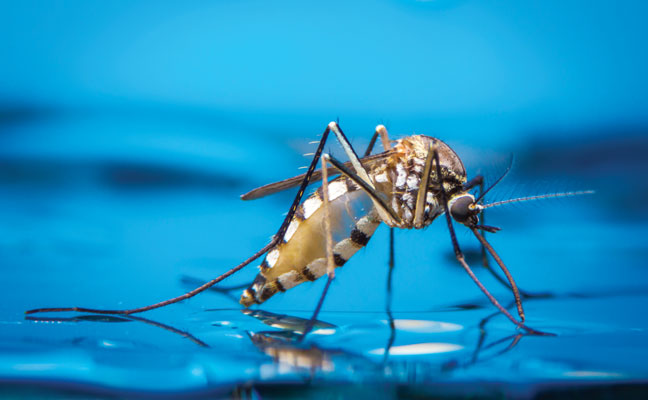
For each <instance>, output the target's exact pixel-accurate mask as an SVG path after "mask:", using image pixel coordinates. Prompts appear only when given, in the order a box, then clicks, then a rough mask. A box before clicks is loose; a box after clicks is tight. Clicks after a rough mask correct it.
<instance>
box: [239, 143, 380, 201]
mask: <svg viewBox="0 0 648 400" xmlns="http://www.w3.org/2000/svg"><path fill="white" fill-rule="evenodd" d="M390 153H391V151H385V152H382V153H379V154H374V155H371V156H367V157H364V158H361V159H360V161H361V162H362V164H363V165H364V167H365V168H366V169H368V170H370V169H371V165H373V164H375V163H377V162H380V161H382V160H383V159H385V158H387V157H388V156H389V154H390ZM344 166H345V167H347V168H353V166H352V165H351V162H350V161H348V162H346V163H344ZM327 172H328V175H329V176H333V175H339V174H340V171H338V170H337V169H335V168H333V167H330V168H328V170H327ZM305 176H306V174H301V175H297V176H294V177H292V178H288V179H284V180H283V181H279V182H273V183H268V184H267V185H263V186H261V187H258V188H256V189H253V190H250V191H249V192H247V193H245V194H243V195H241V200H256V199H260V198H262V197H265V196H268V195H271V194H275V193H278V192H281V191H284V190H286V189H290V188H294V187H297V186H299V185H300V184H301V183H302V181H303V180H304V177H305ZM321 180H322V171H321V170H319V169H318V170H316V171H314V172H313V175H312V176H311V179H310V183H315V182H318V181H321Z"/></svg>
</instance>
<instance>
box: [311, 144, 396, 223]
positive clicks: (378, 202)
mask: <svg viewBox="0 0 648 400" xmlns="http://www.w3.org/2000/svg"><path fill="white" fill-rule="evenodd" d="M322 158H323V159H325V160H326V162H328V163H330V164H331V165H333V166H334V167H335V168H336V169H337V170H338V171H340V173H342V175H344V176H346V177H347V178H349V179H351V180H352V181H353V183H355V184H356V185H358V186H360V188H361V189H362V190H364V192H365V193H367V195H368V196H369V197H370V198H371V200H372V201H373V203H374V205H375V206H376V209H377V210H378V212H379V214H380V216H381V218H382V217H383V215H384V218H383V220H384V221H389V222H391V223H392V224H393V225H400V224H401V223H402V220H401V218H400V217H399V216H398V214H397V213H396V211H394V209H392V208H391V207H390V206H389V205H388V204H387V202H385V200H384V199H383V198H382V197H381V196H380V194H379V193H378V192H377V191H376V189H375V188H374V187H373V184H372V183H370V182H369V183H368V182H367V181H366V180H364V179H363V178H362V177H361V176H359V175H357V174H355V173H354V172H353V171H351V170H350V169H348V168H347V167H346V166H344V164H342V163H341V162H340V161H338V160H337V159H335V158H334V157H333V156H331V155H329V154H324V155H323V156H322Z"/></svg>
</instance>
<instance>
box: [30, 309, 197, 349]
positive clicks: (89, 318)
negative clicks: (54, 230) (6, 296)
mask: <svg viewBox="0 0 648 400" xmlns="http://www.w3.org/2000/svg"><path fill="white" fill-rule="evenodd" d="M25 319H26V320H27V321H35V322H71V323H79V322H104V323H120V322H132V321H137V322H142V323H144V324H147V325H151V326H154V327H156V328H161V329H164V330H166V331H168V332H171V333H174V334H176V335H179V336H181V337H183V338H185V339H189V340H190V341H192V342H193V343H195V344H196V345H198V346H200V347H209V345H208V344H207V343H205V342H203V341H202V340H200V339H198V338H197V337H195V336H194V335H192V334H191V333H189V332H187V331H184V330H182V329H178V328H175V327H173V326H171V325H167V324H163V323H162V322H158V321H154V320H152V319H149V318H143V317H138V316H134V315H128V316H119V317H117V316H112V315H94V314H90V315H79V316H75V317H56V318H46V317H31V316H26V317H25Z"/></svg>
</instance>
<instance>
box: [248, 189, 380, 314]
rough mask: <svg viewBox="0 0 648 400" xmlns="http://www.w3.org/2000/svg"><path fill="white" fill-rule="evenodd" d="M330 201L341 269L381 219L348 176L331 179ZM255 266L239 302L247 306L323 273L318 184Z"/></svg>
mask: <svg viewBox="0 0 648 400" xmlns="http://www.w3.org/2000/svg"><path fill="white" fill-rule="evenodd" d="M329 200H330V203H329V204H330V213H331V214H330V215H331V230H332V232H333V257H334V261H335V264H336V266H337V267H341V266H342V265H344V263H345V262H346V261H347V260H349V258H351V256H352V255H353V254H355V253H356V252H357V251H358V250H360V249H361V248H362V247H364V246H366V244H367V242H368V241H369V239H370V238H371V235H373V233H374V231H375V230H376V228H377V227H378V225H379V224H380V222H381V221H380V217H379V216H378V214H377V213H376V211H375V209H374V207H373V204H372V202H371V199H370V198H369V196H367V195H366V194H365V193H364V192H363V191H362V190H359V188H358V187H357V186H355V184H354V183H352V182H351V181H349V180H348V179H347V178H344V177H340V178H337V179H335V180H333V181H331V182H330V183H329ZM259 269H260V270H261V271H260V273H259V274H258V275H257V277H256V279H255V280H254V282H253V283H252V285H251V286H250V287H249V288H247V289H246V290H245V291H244V292H243V294H242V296H241V300H240V303H241V304H243V305H244V306H246V307H248V306H250V305H252V304H254V303H259V304H260V303H263V302H264V301H266V300H268V299H269V298H270V297H271V296H272V295H274V294H275V293H277V292H283V291H286V290H288V289H290V288H292V287H294V286H296V285H298V284H300V283H302V282H305V281H314V280H315V279H317V278H319V277H321V276H323V275H324V274H326V237H325V233H324V210H323V207H322V189H321V188H320V189H318V190H317V191H316V192H315V193H314V194H313V195H311V196H310V197H309V198H308V199H306V201H304V202H303V203H302V204H301V205H300V206H299V208H298V209H297V211H296V212H295V216H294V217H293V220H292V221H291V222H290V225H289V226H288V230H287V231H286V235H285V237H284V241H283V242H282V243H280V244H278V245H277V246H275V247H274V248H273V249H272V250H270V251H269V252H268V254H267V255H266V257H265V259H264V260H263V263H261V266H260V267H259Z"/></svg>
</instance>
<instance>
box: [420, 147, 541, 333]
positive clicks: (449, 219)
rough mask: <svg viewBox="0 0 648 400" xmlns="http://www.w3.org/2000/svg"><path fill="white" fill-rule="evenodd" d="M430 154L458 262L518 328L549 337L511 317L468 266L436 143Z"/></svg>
mask: <svg viewBox="0 0 648 400" xmlns="http://www.w3.org/2000/svg"><path fill="white" fill-rule="evenodd" d="M429 152H431V153H432V154H433V158H434V164H435V167H436V176H437V179H438V180H439V182H438V184H439V188H440V189H439V191H440V194H441V203H442V204H443V208H444V211H445V212H444V214H445V217H446V222H447V224H448V230H449V232H450V239H451V241H452V247H453V248H454V252H455V257H456V258H457V261H459V263H460V264H461V266H462V267H463V268H464V270H465V271H466V273H467V274H468V275H469V276H470V278H471V279H472V280H473V282H475V284H476V285H477V286H478V287H479V289H480V290H481V291H482V292H483V293H484V294H485V295H486V297H488V300H490V302H491V303H493V305H494V306H495V307H497V309H498V310H499V311H500V312H501V313H502V314H504V315H505V316H506V317H507V318H508V319H509V320H510V321H511V322H513V323H514V324H515V325H516V326H518V327H520V328H522V329H524V330H526V331H527V332H529V333H532V334H537V335H547V334H546V333H544V332H540V331H536V330H535V329H533V328H530V327H528V326H526V325H524V322H522V321H518V320H516V319H515V318H514V317H513V316H512V315H511V313H509V312H508V311H507V310H506V309H505V308H504V307H502V305H501V304H500V303H499V302H498V301H497V299H496V298H495V297H494V296H493V295H492V294H491V293H490V292H489V291H488V289H486V287H485V286H484V285H483V284H482V283H481V282H480V281H479V278H477V276H476V275H475V273H474V272H473V271H472V269H471V268H470V266H468V264H467V263H466V260H465V257H464V255H463V252H462V251H461V248H460V247H459V242H458V241H457V235H456V234H455V231H454V227H453V225H452V217H451V215H450V210H449V208H448V196H447V194H446V192H445V188H444V186H443V178H442V175H441V163H440V162H439V154H438V152H437V148H436V143H432V144H431V145H430V149H429ZM475 231H476V230H475Z"/></svg>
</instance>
